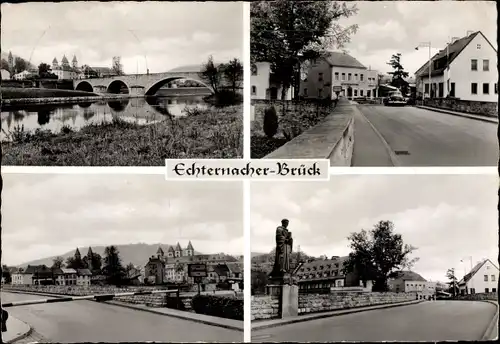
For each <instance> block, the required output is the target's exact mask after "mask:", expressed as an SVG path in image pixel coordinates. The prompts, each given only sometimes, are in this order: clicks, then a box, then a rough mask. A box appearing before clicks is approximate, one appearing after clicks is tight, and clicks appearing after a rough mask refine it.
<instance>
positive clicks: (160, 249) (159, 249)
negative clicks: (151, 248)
mask: <svg viewBox="0 0 500 344" xmlns="http://www.w3.org/2000/svg"><path fill="white" fill-rule="evenodd" d="M156 254H159V255H161V256H163V254H164V252H163V249H162V248H161V247H158V250H157V251H156Z"/></svg>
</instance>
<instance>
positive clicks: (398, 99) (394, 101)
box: [384, 91, 406, 106]
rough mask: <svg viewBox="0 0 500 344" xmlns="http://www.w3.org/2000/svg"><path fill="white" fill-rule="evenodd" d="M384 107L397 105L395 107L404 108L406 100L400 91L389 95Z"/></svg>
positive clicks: (385, 99)
mask: <svg viewBox="0 0 500 344" xmlns="http://www.w3.org/2000/svg"><path fill="white" fill-rule="evenodd" d="M384 105H385V106H390V105H395V106H404V105H406V100H405V98H404V97H403V95H402V94H401V92H399V91H394V92H391V93H389V95H388V96H387V97H385V98H384Z"/></svg>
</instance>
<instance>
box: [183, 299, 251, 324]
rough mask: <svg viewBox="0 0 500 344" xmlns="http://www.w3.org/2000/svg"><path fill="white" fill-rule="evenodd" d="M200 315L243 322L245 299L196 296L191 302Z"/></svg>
mask: <svg viewBox="0 0 500 344" xmlns="http://www.w3.org/2000/svg"><path fill="white" fill-rule="evenodd" d="M191 305H192V308H193V310H194V311H195V312H196V313H198V314H205V315H212V316H216V317H220V318H226V319H234V320H241V321H243V299H238V298H235V297H231V296H217V295H196V296H194V297H193V299H192V300H191Z"/></svg>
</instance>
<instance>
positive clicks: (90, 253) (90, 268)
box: [87, 246, 94, 272]
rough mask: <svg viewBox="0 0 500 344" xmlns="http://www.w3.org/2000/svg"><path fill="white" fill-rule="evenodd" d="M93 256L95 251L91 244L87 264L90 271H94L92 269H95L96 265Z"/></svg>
mask: <svg viewBox="0 0 500 344" xmlns="http://www.w3.org/2000/svg"><path fill="white" fill-rule="evenodd" d="M93 256H94V253H93V252H92V247H90V246H89V251H88V252H87V265H88V268H89V270H90V272H92V270H94V267H93V266H92V257H93Z"/></svg>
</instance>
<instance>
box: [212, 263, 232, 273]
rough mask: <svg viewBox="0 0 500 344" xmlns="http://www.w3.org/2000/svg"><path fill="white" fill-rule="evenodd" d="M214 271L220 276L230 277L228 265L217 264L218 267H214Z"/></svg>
mask: <svg viewBox="0 0 500 344" xmlns="http://www.w3.org/2000/svg"><path fill="white" fill-rule="evenodd" d="M214 271H215V273H216V274H217V275H219V276H228V275H229V268H228V267H227V265H226V264H217V265H216V266H214Z"/></svg>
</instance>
